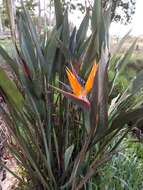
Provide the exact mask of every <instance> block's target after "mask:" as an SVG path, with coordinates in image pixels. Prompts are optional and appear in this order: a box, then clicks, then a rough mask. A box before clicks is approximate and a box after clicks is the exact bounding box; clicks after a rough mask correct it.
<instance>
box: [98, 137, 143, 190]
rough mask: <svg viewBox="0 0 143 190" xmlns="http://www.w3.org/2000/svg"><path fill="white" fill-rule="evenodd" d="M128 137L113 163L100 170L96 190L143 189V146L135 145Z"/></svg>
mask: <svg viewBox="0 0 143 190" xmlns="http://www.w3.org/2000/svg"><path fill="white" fill-rule="evenodd" d="M132 140H133V139H132V137H131V136H128V138H126V139H125V140H124V141H123V142H122V143H121V145H120V152H119V153H118V155H116V156H114V157H113V159H112V161H111V162H110V163H108V164H107V165H106V166H105V167H104V168H102V169H101V170H99V175H100V179H99V180H98V181H99V184H96V185H95V184H94V185H95V186H96V190H100V189H104V190H141V189H143V175H142V173H143V146H142V144H141V143H136V144H135V143H133V141H132Z"/></svg>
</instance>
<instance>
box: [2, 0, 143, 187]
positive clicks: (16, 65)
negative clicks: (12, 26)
mask: <svg viewBox="0 0 143 190" xmlns="http://www.w3.org/2000/svg"><path fill="white" fill-rule="evenodd" d="M54 6H55V15H56V26H55V27H54V28H53V30H52V31H48V32H47V33H46V34H45V37H43V36H42V38H40V36H39V35H38V34H37V32H36V29H35V26H34V25H33V23H32V20H31V18H30V16H29V14H28V12H27V11H26V10H25V8H24V6H23V9H22V11H21V13H20V14H19V16H18V18H17V20H18V31H19V39H18V44H17V41H16V42H15V44H14V48H13V49H14V52H13V53H14V55H13V57H10V56H9V54H8V53H7V52H6V51H5V50H4V49H3V48H2V47H0V54H1V55H2V56H3V58H4V59H5V60H6V62H7V64H8V65H9V66H10V67H11V69H12V72H13V75H14V76H15V80H14V81H11V80H10V79H9V78H8V76H7V74H6V72H5V71H4V70H3V69H2V68H0V92H1V94H2V95H3V97H4V101H5V102H6V105H7V109H5V108H4V107H2V106H0V111H1V113H2V114H3V117H4V118H5V121H6V123H7V128H8V129H9V132H10V134H11V138H10V139H8V141H7V146H8V148H9V149H10V151H11V153H12V154H13V156H14V157H15V158H16V160H17V162H18V163H19V166H21V167H22V168H23V169H24V171H25V172H26V173H27V175H28V177H26V178H22V177H21V176H17V175H16V174H15V176H17V178H18V179H19V180H20V181H21V183H22V184H24V185H25V186H26V187H27V188H29V189H35V190H38V189H41V190H43V189H47V190H48V189H55V190H56V189H66V190H67V189H72V190H75V189H76V190H79V189H89V187H90V189H94V187H92V183H91V181H92V178H93V176H94V175H95V174H96V172H97V171H98V169H99V168H100V167H102V166H103V165H104V164H105V163H106V162H107V161H109V160H110V159H111V158H112V157H113V155H114V154H115V153H116V152H117V150H116V148H117V147H118V145H119V144H120V142H121V141H122V139H123V138H124V137H125V136H126V134H127V133H128V132H129V131H130V130H131V128H132V127H134V126H136V125H138V123H139V122H140V119H141V118H142V116H143V107H142V106H141V104H142V100H141V99H138V101H136V102H134V101H131V100H132V98H133V97H134V96H135V95H136V94H137V93H138V96H139V92H140V90H141V89H142V83H140V79H141V76H142V75H141V74H140V75H141V76H137V77H136V78H135V79H134V81H133V82H132V83H131V84H130V85H129V86H128V88H127V89H126V90H125V91H124V92H123V93H122V94H119V95H118V96H117V97H115V98H114V99H112V92H113V90H114V87H115V85H116V82H117V78H118V76H119V75H120V73H121V71H122V70H123V69H124V68H125V65H126V64H127V63H128V60H129V58H130V57H131V54H132V51H133V49H134V45H135V42H134V43H133V44H132V45H131V46H130V47H129V49H128V51H127V52H126V53H125V54H124V55H123V56H121V57H118V50H119V49H120V48H121V46H122V44H123V42H124V41H125V39H126V37H127V36H126V37H124V38H123V40H122V41H121V42H120V44H119V47H118V48H117V50H116V51H115V54H113V55H110V53H109V49H110V47H109V32H108V31H109V27H110V21H111V20H110V18H111V16H110V15H111V14H110V13H111V6H110V4H109V6H108V7H107V9H103V8H102V4H101V0H95V1H94V6H93V9H92V16H91V26H92V27H91V28H92V32H91V35H90V36H89V37H87V35H86V34H87V30H88V26H89V20H90V14H89V11H87V13H86V15H85V17H84V19H83V21H82V23H81V25H80V27H79V28H78V29H76V28H74V29H73V30H72V31H70V27H69V23H68V11H67V10H66V11H65V12H63V7H62V4H61V2H60V0H55V1H54ZM117 57H118V58H117ZM95 62H96V63H97V64H98V71H97V74H96V76H95V78H94V81H93V86H92V90H91V92H90V93H89V94H88V96H87V97H86V98H87V99H88V100H89V102H88V109H87V106H86V105H87V104H86V103H87V101H85V99H82V97H78V96H77V97H75V96H73V94H72V92H70V95H69V92H65V87H66V88H67V84H68V80H67V76H66V73H65V68H66V66H67V67H68V68H70V69H73V68H74V69H73V70H74V71H75V74H74V79H75V78H76V80H78V78H79V77H78V76H77V75H76V73H78V74H80V76H81V77H82V79H83V80H85V81H86V79H87V76H88V75H89V73H90V70H91V68H92V67H93V65H94V64H95ZM111 68H112V70H114V75H113V77H112V78H111V79H110V80H109V79H108V71H109V70H110V69H111ZM80 82H81V80H80ZM83 83H84V82H83V81H82V82H81V86H82V85H84V84H83ZM70 90H71V89H70ZM63 91H64V93H63ZM129 102H130V104H128V103H129ZM129 123H130V125H128V124H129ZM131 124H132V125H131ZM119 133H120V136H118V134H119ZM115 139H116V141H115ZM114 142H116V143H114ZM1 164H2V163H1ZM7 169H8V168H7Z"/></svg>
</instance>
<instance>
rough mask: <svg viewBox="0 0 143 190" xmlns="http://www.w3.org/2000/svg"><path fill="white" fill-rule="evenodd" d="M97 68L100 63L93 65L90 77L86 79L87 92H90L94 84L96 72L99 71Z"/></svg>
mask: <svg viewBox="0 0 143 190" xmlns="http://www.w3.org/2000/svg"><path fill="white" fill-rule="evenodd" d="M97 69H98V64H96V63H95V64H94V65H93V67H92V70H91V72H90V74H89V77H88V79H87V81H86V84H85V91H86V93H89V92H90V90H91V88H92V86H93V82H94V77H95V75H96V72H97Z"/></svg>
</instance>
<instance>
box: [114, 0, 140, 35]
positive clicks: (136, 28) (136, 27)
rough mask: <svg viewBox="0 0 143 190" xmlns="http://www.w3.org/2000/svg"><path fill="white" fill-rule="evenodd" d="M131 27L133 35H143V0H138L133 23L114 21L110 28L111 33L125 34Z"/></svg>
mask: <svg viewBox="0 0 143 190" xmlns="http://www.w3.org/2000/svg"><path fill="white" fill-rule="evenodd" d="M130 29H132V32H131V34H132V35H133V36H140V35H143V0H136V10H135V14H134V16H133V20H132V23H131V24H129V25H128V26H123V25H121V24H118V23H112V24H111V28H110V34H111V35H117V36H123V35H125V33H127V32H128V31H129V30H130Z"/></svg>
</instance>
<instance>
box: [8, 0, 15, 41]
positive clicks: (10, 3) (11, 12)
mask: <svg viewBox="0 0 143 190" xmlns="http://www.w3.org/2000/svg"><path fill="white" fill-rule="evenodd" d="M6 3H7V10H8V15H9V19H10V29H11V36H12V40H13V41H14V42H15V41H16V24H15V16H16V5H15V0H6Z"/></svg>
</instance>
